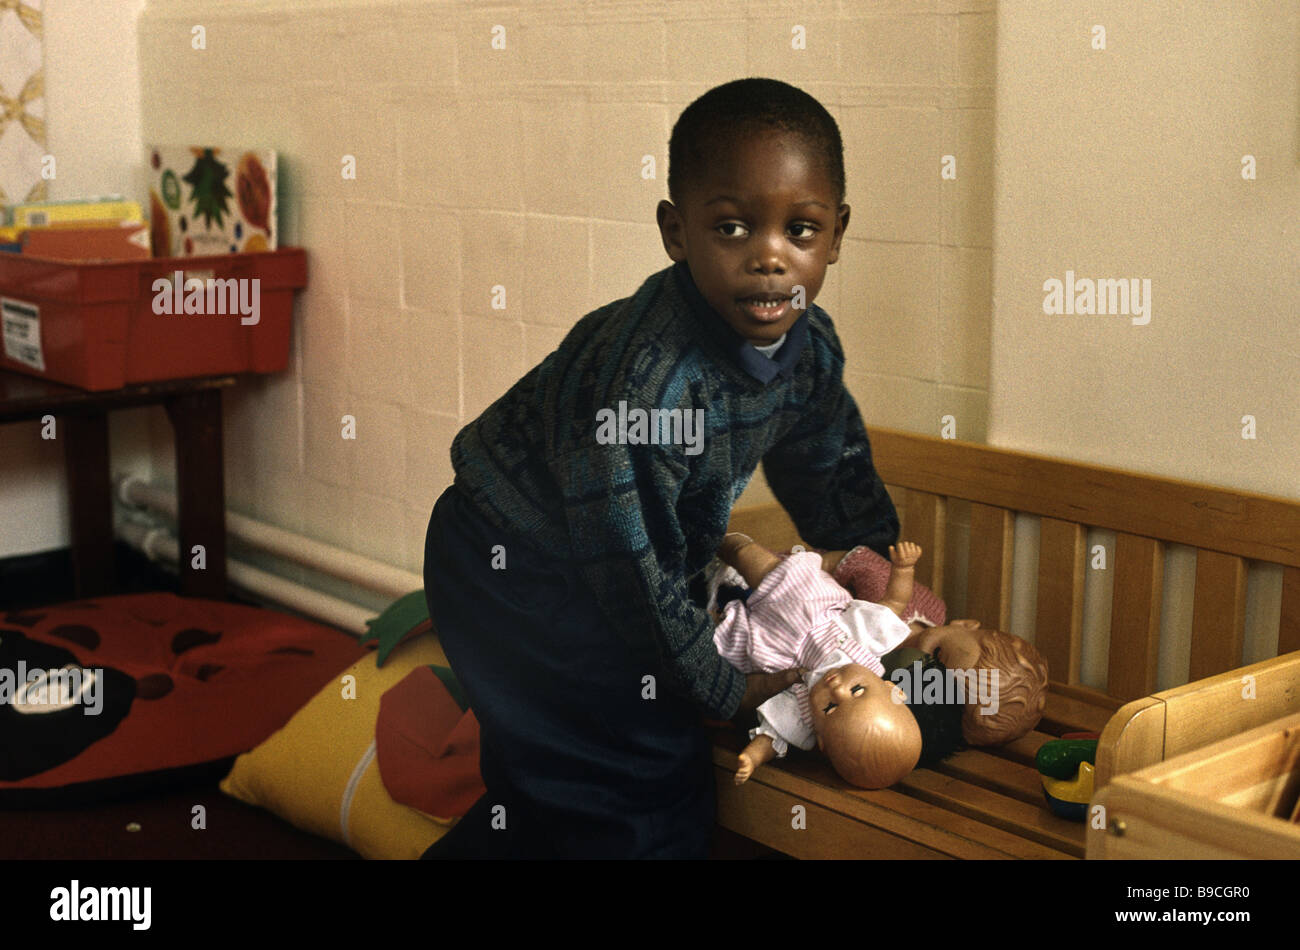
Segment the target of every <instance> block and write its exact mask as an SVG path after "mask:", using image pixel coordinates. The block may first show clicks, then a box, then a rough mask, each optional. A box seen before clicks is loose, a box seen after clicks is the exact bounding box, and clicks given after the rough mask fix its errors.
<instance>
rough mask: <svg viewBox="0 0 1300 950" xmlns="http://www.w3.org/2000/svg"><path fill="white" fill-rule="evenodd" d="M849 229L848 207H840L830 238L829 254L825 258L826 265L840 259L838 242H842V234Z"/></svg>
mask: <svg viewBox="0 0 1300 950" xmlns="http://www.w3.org/2000/svg"><path fill="white" fill-rule="evenodd" d="M848 227H849V206H848V205H840V210H839V211H838V212H837V213H836V215H835V234H834V236H832V238H831V252H830V255H829V256H828V257H827V258H826V263H828V264H834V263H835V262H836V261H838V260H839V259H840V242H841V241H843V240H844V232H845V231H846V230H848Z"/></svg>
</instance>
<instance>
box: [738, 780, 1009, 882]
mask: <svg viewBox="0 0 1300 950" xmlns="http://www.w3.org/2000/svg"><path fill="white" fill-rule="evenodd" d="M714 777H715V780H716V785H717V789H718V823H719V824H721V825H722V827H724V828H727V829H729V830H731V831H734V832H736V833H737V834H741V835H744V836H745V837H746V838H750V839H751V840H753V841H757V842H759V843H761V844H765V845H767V846H768V847H769V848H776V849H777V850H778V851H783V852H785V853H786V854H789V855H792V856H794V857H796V858H803V859H805V860H826V859H853V858H873V859H901V860H911V861H915V860H919V859H925V858H930V859H934V858H944V857H948V855H945V854H943V853H942V852H939V851H936V850H934V849H933V848H927V847H925V846H924V845H921V844H918V843H917V842H915V841H912V840H909V839H908V838H906V837H904V836H902V835H896V834H891V833H889V832H887V831H883V830H881V829H880V828H877V827H874V826H872V825H870V824H868V823H866V822H863V821H860V820H858V819H856V818H854V817H850V816H847V815H843V814H840V813H839V812H836V811H834V810H832V809H829V808H826V807H825V806H823V805H819V804H817V803H815V802H812V801H808V800H806V799H804V798H802V797H801V796H798V795H793V796H792V795H791V794H790V793H787V792H783V791H782V790H780V789H777V788H774V787H773V786H772V785H770V784H768V783H767V782H766V781H763V780H760V779H759V778H758V777H757V776H756V777H755V778H752V779H750V780H749V781H748V782H746V783H745V784H744V785H742V786H739V787H737V786H736V784H735V783H734V782H732V781H731V772H730V771H729V770H728V769H727V768H725V767H721V766H719V767H717V768H715V776H714ZM796 807H801V808H802V809H803V814H802V816H801V822H800V824H801V826H798V827H797V826H796V824H795V821H794V810H795V808H796ZM961 856H962V857H965V858H983V859H987V858H1005V857H1007V855H1004V854H1000V853H997V852H993V851H990V850H989V849H987V848H978V849H976V848H970V849H966V851H965V853H963V854H962V855H961Z"/></svg>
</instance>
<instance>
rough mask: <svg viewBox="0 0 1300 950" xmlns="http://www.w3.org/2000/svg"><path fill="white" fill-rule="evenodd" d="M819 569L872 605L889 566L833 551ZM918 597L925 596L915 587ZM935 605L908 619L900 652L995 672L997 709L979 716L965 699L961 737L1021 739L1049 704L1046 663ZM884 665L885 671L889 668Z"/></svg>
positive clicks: (1025, 645) (859, 553)
mask: <svg viewBox="0 0 1300 950" xmlns="http://www.w3.org/2000/svg"><path fill="white" fill-rule="evenodd" d="M822 566H823V568H824V569H825V570H826V571H828V572H830V573H831V574H833V575H834V577H835V579H836V581H837V582H839V583H840V584H842V585H843V586H844V587H845V588H847V589H848V590H849V591H850V593H852V595H853V596H854V597H858V598H862V599H863V600H871V599H872V598H873V596H877V597H878V596H880V595H881V594H882V593H883V592H884V590H885V588H886V587H887V585H888V583H889V576H890V566H889V564H888V562H887V561H885V559H884V558H882V557H881V556H880V555H879V554H877V553H876V552H875V551H872V550H871V549H870V548H867V547H858V548H854V549H853V550H852V551H849V552H847V553H846V552H843V551H831V552H828V553H826V554H824V555H823V559H822ZM916 586H917V588H918V593H919V592H921V591H922V590H923V588H922V587H921V585H919V584H918V585H916ZM929 597H930V599H931V600H932V601H933V603H932V604H931V603H930V601H925V602H924V603H923V602H922V598H921V597H920V596H918V597H917V606H918V607H921V608H922V610H923V611H924V612H923V613H914V614H913V616H909V617H906V618H905V619H907V620H910V621H911V623H910V624H909V626H910V627H911V630H912V633H911V634H910V635H909V636H908V638H907V639H906V640H904V641H903V644H902V646H904V647H914V648H916V649H919V650H922V651H924V652H925V653H928V654H931V655H933V656H936V657H938V658H939V659H940V660H942V662H943V665H944V666H945V667H946V668H947V669H950V670H952V669H958V670H969V671H973V672H974V673H975V674H976V675H983V674H982V673H981V671H988V672H989V673H994V672H996V686H997V693H996V703H993V704H989V706H988V707H986V708H987V709H988V710H990V711H981V708H980V706H979V704H978V703H976V702H974V701H973V700H974V697H972V696H970V695H969V694H967V697H966V708H965V710H964V711H963V714H962V736H963V738H964V739H965V740H966V742H967V743H968V744H969V745H973V746H987V745H1001V744H1003V743H1006V742H1011V741H1013V740H1015V739H1019V738H1020V737H1021V736H1023V735H1024V734H1025V733H1027V732H1029V730H1031V729H1033V728H1034V726H1036V725H1038V721H1039V719H1041V718H1042V715H1043V708H1044V706H1045V705H1046V703H1047V673H1048V670H1047V661H1046V660H1045V659H1043V657H1042V655H1041V654H1040V653H1039V652H1038V650H1036V649H1035V648H1034V645H1033V644H1032V643H1030V642H1029V641H1027V640H1024V639H1021V638H1020V637H1017V636H1014V635H1012V634H1008V633H1003V632H1002V631H1000V630H992V629H989V628H986V627H984V626H983V625H982V624H981V623H980V622H979V621H977V620H954V621H952V622H951V623H945V622H944V621H945V619H946V617H945V616H944V605H943V602H942V601H939V600H938V599H937V598H934V596H933V595H932V594H931V595H929ZM886 659H887V662H886V667H887V670H888V669H889V668H890V667H891V666H892V664H890V663H889V662H888V658H886Z"/></svg>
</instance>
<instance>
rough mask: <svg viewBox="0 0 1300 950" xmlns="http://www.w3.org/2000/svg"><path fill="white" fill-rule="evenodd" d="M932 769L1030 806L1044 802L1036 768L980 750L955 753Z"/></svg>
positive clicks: (1041, 784)
mask: <svg viewBox="0 0 1300 950" xmlns="http://www.w3.org/2000/svg"><path fill="white" fill-rule="evenodd" d="M933 771H935V772H940V773H942V774H944V775H947V776H950V777H952V778H956V779H961V780H962V781H963V782H969V783H970V784H972V785H979V786H980V787H982V788H987V789H988V790H989V791H992V792H997V793H998V794H999V795H1006V796H1007V797H1008V798H1017V799H1019V800H1020V801H1022V802H1026V803H1028V804H1030V805H1042V804H1043V801H1044V799H1043V781H1042V777H1041V776H1040V775H1039V774H1038V769H1037V768H1035V767H1034V766H1032V765H1021V764H1019V763H1016V762H1011V761H1008V760H1007V759H1003V758H999V757H998V756H995V755H990V754H989V753H988V752H986V751H984V750H981V749H964V750H963V751H961V752H955V753H953V754H952V755H950V756H948V758H946V759H944V760H943V761H942V762H940V763H939V764H938V765H937V766H935V767H934V769H933Z"/></svg>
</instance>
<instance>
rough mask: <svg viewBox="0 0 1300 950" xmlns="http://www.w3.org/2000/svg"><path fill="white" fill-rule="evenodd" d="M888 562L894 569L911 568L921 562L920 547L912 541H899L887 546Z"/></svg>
mask: <svg viewBox="0 0 1300 950" xmlns="http://www.w3.org/2000/svg"><path fill="white" fill-rule="evenodd" d="M889 560H890V562H891V563H892V564H893V565H894V567H913V566H914V565H915V564H916V562H917V561H919V560H921V545H919V544H917V543H915V542H914V541H899V542H898V544H896V545H895V544H891V545H890V546H889Z"/></svg>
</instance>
